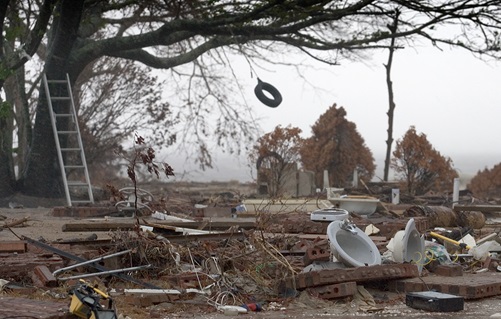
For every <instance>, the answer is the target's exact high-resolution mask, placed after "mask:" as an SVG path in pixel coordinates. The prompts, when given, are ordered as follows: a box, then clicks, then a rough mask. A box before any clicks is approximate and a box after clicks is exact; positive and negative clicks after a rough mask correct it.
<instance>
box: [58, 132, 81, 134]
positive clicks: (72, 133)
mask: <svg viewBox="0 0 501 319" xmlns="http://www.w3.org/2000/svg"><path fill="white" fill-rule="evenodd" d="M57 133H58V134H75V133H78V132H77V131H57Z"/></svg>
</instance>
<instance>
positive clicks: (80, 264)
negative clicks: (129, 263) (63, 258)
mask: <svg viewBox="0 0 501 319" xmlns="http://www.w3.org/2000/svg"><path fill="white" fill-rule="evenodd" d="M131 251H132V250H131V249H128V250H124V251H120V252H118V253H114V254H111V255H106V256H101V257H99V258H96V259H92V260H87V261H84V262H81V263H79V264H75V265H71V266H68V267H65V268H59V269H57V270H55V271H54V272H53V273H52V275H53V276H54V277H56V275H57V274H59V273H61V272H63V271H66V270H70V269H73V268H78V267H80V266H83V265H88V264H93V263H96V262H101V261H103V260H105V259H108V258H111V257H115V256H120V255H125V254H127V253H129V252H131Z"/></svg>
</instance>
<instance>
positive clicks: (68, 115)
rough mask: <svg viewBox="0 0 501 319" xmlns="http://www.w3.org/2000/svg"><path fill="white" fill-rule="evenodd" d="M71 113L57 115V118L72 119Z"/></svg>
mask: <svg viewBox="0 0 501 319" xmlns="http://www.w3.org/2000/svg"><path fill="white" fill-rule="evenodd" d="M72 116H73V114H71V113H56V117H72Z"/></svg>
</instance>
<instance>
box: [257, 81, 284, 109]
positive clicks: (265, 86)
mask: <svg viewBox="0 0 501 319" xmlns="http://www.w3.org/2000/svg"><path fill="white" fill-rule="evenodd" d="M263 91H266V92H268V93H270V94H271V96H273V99H270V98H269V97H267V96H266V95H265V94H264V92H263ZM254 94H256V97H257V98H258V99H259V101H261V103H263V104H264V105H267V106H269V107H277V106H279V105H280V103H282V94H280V92H279V91H278V90H277V89H276V88H275V87H274V86H273V85H271V84H269V83H266V82H263V81H261V80H260V79H257V85H256V87H255V88H254Z"/></svg>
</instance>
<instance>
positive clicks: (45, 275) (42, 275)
mask: <svg viewBox="0 0 501 319" xmlns="http://www.w3.org/2000/svg"><path fill="white" fill-rule="evenodd" d="M33 274H34V275H35V276H36V277H37V278H38V279H39V280H40V281H41V283H42V284H43V286H44V287H57V286H58V285H57V279H56V277H54V275H52V272H51V271H50V270H49V268H48V267H47V266H45V265H39V266H36V267H35V269H34V270H33Z"/></svg>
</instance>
